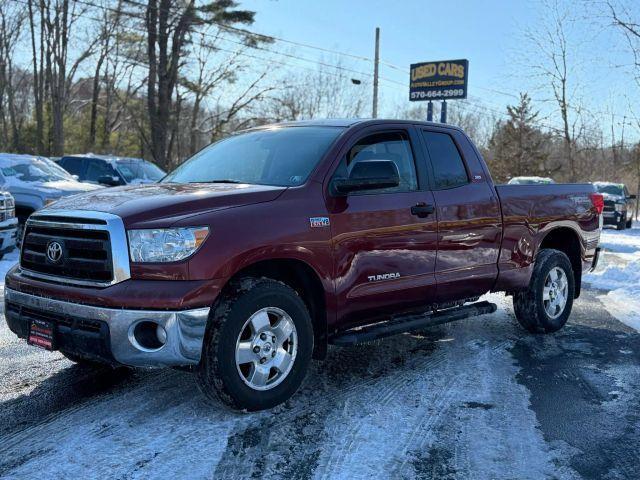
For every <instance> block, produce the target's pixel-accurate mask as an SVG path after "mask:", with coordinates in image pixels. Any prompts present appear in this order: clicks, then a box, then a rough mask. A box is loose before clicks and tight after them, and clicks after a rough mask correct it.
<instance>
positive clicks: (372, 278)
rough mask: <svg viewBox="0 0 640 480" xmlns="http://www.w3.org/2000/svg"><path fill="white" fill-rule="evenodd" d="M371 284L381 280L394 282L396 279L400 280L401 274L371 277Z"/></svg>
mask: <svg viewBox="0 0 640 480" xmlns="http://www.w3.org/2000/svg"><path fill="white" fill-rule="evenodd" d="M367 278H368V279H369V281H370V282H377V281H380V280H392V279H394V278H400V274H399V273H397V272H396V273H383V274H381V275H369V276H368V277H367Z"/></svg>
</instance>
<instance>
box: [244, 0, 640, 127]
mask: <svg viewBox="0 0 640 480" xmlns="http://www.w3.org/2000/svg"><path fill="white" fill-rule="evenodd" d="M632 4H633V3H632ZM565 5H568V3H566V4H565ZM575 5H577V7H579V8H578V9H577V10H576V15H577V16H578V18H577V22H576V24H575V25H574V26H573V27H572V28H571V29H570V30H571V32H570V42H571V43H573V44H575V45H576V48H575V53H574V54H573V58H572V60H574V63H575V65H576V66H575V67H574V75H573V76H572V78H575V79H576V84H579V86H578V88H577V89H576V91H577V92H578V94H579V95H580V96H581V97H582V98H583V102H584V105H585V106H586V107H587V108H588V109H589V110H590V111H591V112H593V115H596V116H597V117H602V118H605V114H606V113H607V112H610V111H613V112H614V114H615V115H616V117H615V118H616V122H617V123H621V122H622V120H623V116H624V115H627V114H628V113H629V111H628V105H629V104H631V105H633V104H638V103H639V102H638V100H639V96H638V90H639V88H638V86H637V85H636V84H635V83H633V79H632V76H631V74H630V70H629V69H628V68H626V67H619V65H624V64H628V63H630V60H631V58H630V55H629V54H628V53H627V52H626V50H625V48H626V44H625V42H624V40H623V38H622V36H621V35H619V34H618V33H617V32H615V31H613V30H612V29H610V28H608V27H607V26H606V20H604V19H602V18H597V16H598V14H599V13H601V10H600V8H601V7H599V6H598V5H597V4H594V3H587V2H585V3H584V4H583V3H576V4H575ZM241 6H242V7H243V8H249V9H251V10H255V11H256V12H257V14H256V23H255V24H254V26H253V27H252V29H253V30H256V31H259V32H262V33H266V34H270V35H275V36H280V37H283V38H286V39H289V40H294V41H298V42H303V43H309V44H312V45H318V46H322V47H326V48H330V49H335V50H339V51H342V52H347V53H350V54H354V55H361V56H366V57H373V40H374V29H375V27H376V26H379V27H380V28H381V54H380V56H381V58H382V59H383V60H386V61H388V62H391V63H393V64H395V65H398V66H402V67H404V68H407V69H408V66H409V64H411V63H415V62H420V61H429V60H445V59H458V58H467V59H468V60H469V62H470V66H469V94H470V96H471V98H472V99H473V101H475V102H482V103H484V104H486V105H487V107H488V108H492V109H497V110H501V111H502V110H504V107H505V105H506V104H507V103H510V102H513V101H514V99H513V98H511V97H508V96H505V95H500V94H497V93H493V92H491V91H489V90H499V91H503V92H507V93H509V92H510V93H513V94H517V93H518V92H519V91H529V92H532V95H533V97H534V98H536V99H538V100H543V99H545V98H548V97H549V94H550V92H549V91H548V90H546V91H545V90H544V89H543V90H535V87H536V86H537V85H538V84H539V82H538V81H537V80H534V79H532V76H531V72H530V71H528V70H527V69H523V68H521V67H518V63H519V62H521V61H524V60H523V59H524V55H523V53H522V45H523V43H522V42H523V36H522V31H523V29H525V28H531V29H536V28H537V25H538V24H539V22H540V21H541V17H542V15H544V9H543V6H542V5H541V4H540V3H539V2H537V1H531V2H529V1H524V0H512V1H506V0H505V1H498V0H488V1H485V0H483V1H473V0H466V1H463V0H449V1H447V2H443V1H415V0H396V1H381V0H373V1H337V0H325V1H303V0H297V1H296V0H244V1H241ZM639 10H640V9H639ZM271 48H277V49H281V50H282V49H284V50H286V51H291V50H288V49H290V48H292V47H291V46H288V47H287V46H286V45H282V44H280V45H278V44H276V45H275V46H274V47H271ZM295 52H296V53H299V54H300V55H303V56H305V57H307V58H321V57H322V58H324V59H325V61H335V59H336V58H337V57H335V56H331V54H323V53H322V52H318V51H314V50H310V49H302V48H300V49H298V48H296V49H295ZM344 61H345V65H348V66H349V67H351V68H353V69H356V70H360V71H368V72H370V71H371V69H372V66H371V63H367V62H364V61H362V62H359V61H355V60H349V59H345V60H344ZM305 65H308V64H305ZM381 75H382V76H383V77H385V78H387V79H389V80H392V81H394V82H399V83H401V84H402V85H398V84H395V83H391V82H388V81H382V82H381V86H382V90H381V93H382V104H383V112H382V113H383V114H384V111H385V109H387V111H389V109H391V110H393V111H395V109H396V108H397V106H398V104H403V103H405V104H408V103H409V102H408V100H406V98H408V92H407V89H408V87H407V86H406V85H407V84H408V73H405V72H401V71H397V70H394V69H391V68H388V67H386V66H384V65H383V66H382V72H381ZM354 76H356V75H354ZM487 89H489V90H487ZM537 107H538V108H540V109H541V110H542V111H543V114H550V115H551V114H552V110H551V108H552V107H551V105H550V104H546V103H543V102H539V103H538V104H537ZM637 114H638V115H640V110H639V111H638V112H637ZM606 121H607V122H611V119H610V118H608V119H607V120H606ZM549 122H551V123H553V122H554V117H553V116H551V117H550V120H549ZM609 128H610V127H607V129H609ZM616 128H619V125H617V126H616Z"/></svg>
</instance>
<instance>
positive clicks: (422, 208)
mask: <svg viewBox="0 0 640 480" xmlns="http://www.w3.org/2000/svg"><path fill="white" fill-rule="evenodd" d="M434 211H435V208H434V207H433V205H427V204H426V203H418V204H417V205H414V206H413V207H411V215H415V216H417V217H420V218H424V217H428V216H429V215H431V214H432V213H433V212H434Z"/></svg>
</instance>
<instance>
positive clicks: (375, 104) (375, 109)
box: [371, 27, 380, 118]
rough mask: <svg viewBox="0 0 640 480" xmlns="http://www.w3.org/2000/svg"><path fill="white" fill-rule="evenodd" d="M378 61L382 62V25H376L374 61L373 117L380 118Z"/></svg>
mask: <svg viewBox="0 0 640 480" xmlns="http://www.w3.org/2000/svg"><path fill="white" fill-rule="evenodd" d="M378 63H380V27H376V55H375V60H374V62H373V112H372V115H371V116H372V117H373V118H378Z"/></svg>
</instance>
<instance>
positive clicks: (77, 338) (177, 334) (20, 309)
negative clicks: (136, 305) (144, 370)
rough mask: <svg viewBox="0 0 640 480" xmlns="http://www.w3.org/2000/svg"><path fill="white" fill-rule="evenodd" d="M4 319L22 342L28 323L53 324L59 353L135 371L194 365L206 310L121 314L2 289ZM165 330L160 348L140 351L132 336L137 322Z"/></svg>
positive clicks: (117, 311)
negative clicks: (150, 323) (67, 353)
mask: <svg viewBox="0 0 640 480" xmlns="http://www.w3.org/2000/svg"><path fill="white" fill-rule="evenodd" d="M4 301H5V317H6V320H7V324H8V325H9V328H10V329H11V331H13V332H14V333H15V334H16V335H18V336H19V337H21V338H27V336H28V334H29V327H30V322H31V319H33V318H41V319H45V320H49V321H51V322H53V324H54V326H55V343H56V344H57V345H58V347H59V348H60V349H61V350H64V351H67V352H70V353H75V354H77V355H80V356H82V357H86V358H95V359H99V360H102V361H106V362H108V363H116V364H123V365H129V366H134V367H163V366H178V365H195V364H197V363H198V362H199V361H200V354H201V351H202V341H203V338H204V332H205V328H206V325H207V319H208V317H209V310H210V308H209V307H204V308H195V309H190V310H174V311H171V310H126V309H117V308H104V307H97V306H91V305H83V304H78V303H73V302H68V301H63V300H56V299H52V298H45V297H41V296H37V295H32V294H29V293H24V292H19V291H17V290H13V289H11V288H5V296H4ZM143 321H145V322H154V323H156V324H159V325H161V326H162V327H163V328H164V330H165V331H166V334H167V335H166V342H165V344H164V345H162V346H161V347H160V348H157V349H148V348H144V347H142V346H141V345H140V344H139V343H138V342H137V341H136V338H135V336H134V329H135V327H136V325H137V324H138V323H140V322H143Z"/></svg>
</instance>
